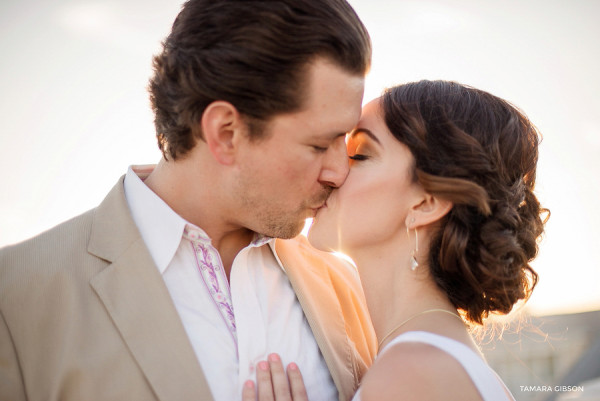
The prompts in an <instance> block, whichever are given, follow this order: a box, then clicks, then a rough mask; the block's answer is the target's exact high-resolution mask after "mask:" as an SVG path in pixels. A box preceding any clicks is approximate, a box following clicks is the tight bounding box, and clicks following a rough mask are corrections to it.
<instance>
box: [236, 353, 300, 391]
mask: <svg viewBox="0 0 600 401" xmlns="http://www.w3.org/2000/svg"><path fill="white" fill-rule="evenodd" d="M268 359H269V361H268V362H266V361H263V362H260V363H259V364H258V366H257V369H256V384H257V386H256V387H258V401H308V397H307V395H306V388H305V387H304V381H303V380H302V374H301V373H300V369H298V365H296V364H295V363H293V362H292V363H290V364H289V365H288V366H287V374H286V372H285V370H284V369H283V364H282V363H281V358H280V357H279V355H277V354H271V355H269V358H268ZM256 397H257V391H256V389H255V386H254V382H253V381H252V380H248V381H247V382H246V383H244V389H243V390H242V401H256V400H257V398H256Z"/></svg>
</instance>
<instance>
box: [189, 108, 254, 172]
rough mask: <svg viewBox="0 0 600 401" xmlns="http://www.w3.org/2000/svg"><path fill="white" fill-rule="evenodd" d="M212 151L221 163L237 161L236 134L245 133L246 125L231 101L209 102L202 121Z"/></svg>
mask: <svg viewBox="0 0 600 401" xmlns="http://www.w3.org/2000/svg"><path fill="white" fill-rule="evenodd" d="M200 124H201V127H202V134H203V136H204V140H205V141H206V144H207V145H208V148H209V149H210V153H212V155H213V156H214V158H215V160H217V161H218V162H219V163H221V164H226V165H231V164H233V162H234V161H235V150H236V149H235V144H236V140H235V139H236V135H244V133H245V131H244V130H245V128H246V125H245V123H244V121H243V120H242V118H241V116H240V113H239V111H238V110H237V109H236V108H235V106H234V105H232V104H231V103H229V102H225V101H223V100H217V101H214V102H212V103H211V104H209V105H208V106H207V107H206V109H205V110H204V113H202V120H201V122H200Z"/></svg>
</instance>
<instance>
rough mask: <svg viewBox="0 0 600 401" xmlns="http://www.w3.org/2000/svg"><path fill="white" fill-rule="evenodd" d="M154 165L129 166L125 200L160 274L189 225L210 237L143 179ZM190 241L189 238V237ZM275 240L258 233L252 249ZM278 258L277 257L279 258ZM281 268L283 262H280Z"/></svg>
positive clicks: (251, 244) (255, 235)
mask: <svg viewBox="0 0 600 401" xmlns="http://www.w3.org/2000/svg"><path fill="white" fill-rule="evenodd" d="M152 169H153V166H129V168H128V170H127V175H126V176H125V183H124V186H125V198H126V199H127V204H128V205H129V210H130V211H131V215H132V217H133V221H134V222H135V224H136V226H137V227H138V230H139V231H140V234H141V235H142V239H143V240H144V243H145V244H146V247H147V248H148V251H149V252H150V255H151V256H152V259H153V260H154V263H155V264H156V267H158V270H159V271H160V273H161V274H162V273H164V271H165V270H166V269H167V267H168V266H169V263H171V260H172V259H173V257H174V256H175V252H177V249H178V248H179V244H180V243H181V238H182V236H183V235H184V231H185V230H186V226H187V227H188V230H189V229H195V230H198V231H199V232H200V235H201V236H202V237H205V238H206V239H208V235H207V234H206V232H204V230H202V229H201V228H199V227H196V226H194V225H193V224H191V223H188V222H187V221H186V220H185V219H184V218H183V217H181V216H180V215H178V214H177V213H175V211H174V210H173V209H171V208H170V207H169V205H167V204H166V203H165V201H163V200H162V199H161V198H160V197H159V196H158V195H156V194H155V193H154V192H153V191H152V190H151V189H150V188H148V186H147V185H146V184H144V182H143V180H144V179H146V177H147V176H148V175H149V174H150V173H151V172H152ZM188 239H189V238H188ZM274 243H275V238H272V237H267V236H265V235H262V234H258V233H255V234H254V238H253V239H252V241H251V242H250V244H249V245H248V247H251V248H255V247H261V246H263V245H265V244H274ZM273 248H274V246H273ZM276 258H277V257H276ZM278 263H279V265H281V262H279V261H278Z"/></svg>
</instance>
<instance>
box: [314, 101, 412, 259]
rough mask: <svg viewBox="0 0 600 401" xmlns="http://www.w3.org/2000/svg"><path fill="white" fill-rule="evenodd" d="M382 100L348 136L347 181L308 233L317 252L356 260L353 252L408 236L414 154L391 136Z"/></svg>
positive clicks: (365, 110) (369, 106)
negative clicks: (327, 252)
mask: <svg viewBox="0 0 600 401" xmlns="http://www.w3.org/2000/svg"><path fill="white" fill-rule="evenodd" d="M379 101H380V99H375V100H373V101H371V102H370V103H368V104H367V105H366V106H365V107H364V108H363V112H362V115H361V118H360V121H359V122H358V125H357V127H356V128H355V129H354V130H353V131H352V133H350V134H349V135H348V138H347V148H348V156H349V157H350V173H349V175H348V178H347V179H346V181H345V182H344V184H343V185H342V186H341V187H340V188H339V189H336V190H334V191H333V193H332V194H331V196H330V197H329V199H328V200H327V204H326V206H325V207H323V208H322V209H320V210H319V212H318V213H317V215H316V216H315V218H314V221H313V224H312V227H311V229H310V231H309V234H308V238H309V240H310V242H311V244H312V245H313V246H315V247H316V248H318V249H321V250H325V251H331V250H335V251H340V252H344V253H347V254H349V255H350V256H352V254H353V251H354V250H357V249H360V248H364V247H379V246H381V245H384V244H385V243H391V244H396V243H397V242H396V241H399V240H404V239H405V238H406V226H405V221H406V217H407V215H408V214H409V211H410V208H411V206H412V205H413V204H414V203H415V201H416V200H417V199H418V194H419V189H420V186H419V184H418V183H416V182H412V178H411V176H412V165H413V156H412V154H411V153H410V151H409V149H408V147H406V146H405V145H404V144H402V143H401V142H400V141H398V140H397V139H396V138H394V136H393V135H392V134H391V133H390V132H389V130H388V128H387V126H386V125H385V122H384V121H383V112H382V110H381V108H380V105H379ZM417 203H418V202H417ZM399 236H402V237H400V238H399Z"/></svg>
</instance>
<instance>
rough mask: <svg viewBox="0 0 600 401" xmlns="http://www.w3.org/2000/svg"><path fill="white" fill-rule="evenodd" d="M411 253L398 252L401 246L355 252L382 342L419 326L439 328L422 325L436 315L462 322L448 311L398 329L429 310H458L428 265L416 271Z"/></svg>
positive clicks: (436, 317)
mask: <svg viewBox="0 0 600 401" xmlns="http://www.w3.org/2000/svg"><path fill="white" fill-rule="evenodd" d="M407 255H409V253H408V252H402V251H398V247H396V248H395V249H394V250H389V251H388V252H386V251H385V250H378V251H377V252H376V253H371V252H364V253H360V254H357V255H353V259H354V261H355V263H356V265H357V268H358V272H359V274H360V278H361V282H362V286H363V288H364V292H365V297H366V300H367V306H368V308H369V313H370V315H371V321H372V322H373V327H374V328H375V333H376V334H377V338H378V341H381V340H382V339H383V338H384V337H385V336H388V334H390V333H392V335H390V336H389V337H388V338H387V339H386V343H387V342H388V341H389V340H390V339H392V338H393V337H395V336H396V335H398V334H400V333H402V332H404V331H407V329H411V328H415V327H419V328H422V329H425V328H427V329H431V331H438V330H436V328H435V327H432V326H431V325H430V324H426V325H424V326H420V325H419V323H427V322H428V321H431V318H432V317H433V318H434V320H435V319H438V318H439V319H442V321H444V322H446V321H447V319H450V321H452V320H453V319H454V320H455V323H458V324H459V325H460V324H462V323H461V322H460V321H459V320H458V319H456V318H453V317H452V316H450V315H448V314H438V316H435V317H434V316H432V315H433V314H431V315H422V316H419V317H415V318H414V320H411V321H409V322H407V323H406V324H405V325H403V327H402V328H398V329H397V330H394V329H395V328H396V327H397V326H398V325H399V324H401V323H402V322H404V321H406V320H407V319H409V318H410V317H412V316H415V315H417V314H419V313H421V312H423V311H425V310H430V309H443V310H448V311H451V312H455V311H456V309H455V308H454V307H453V306H452V303H451V302H450V301H449V300H448V297H447V296H446V295H445V294H444V292H443V291H442V290H441V289H439V288H438V286H437V285H436V284H435V282H434V280H433V278H432V277H431V276H430V275H429V272H428V268H427V266H424V264H421V265H420V266H419V267H417V269H416V270H414V271H413V270H411V268H410V261H409V256H407ZM404 259H406V260H404ZM442 315H445V316H442ZM436 321H437V320H436ZM444 327H445V326H444ZM459 327H460V326H459ZM440 334H443V333H440ZM382 345H385V344H382Z"/></svg>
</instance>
